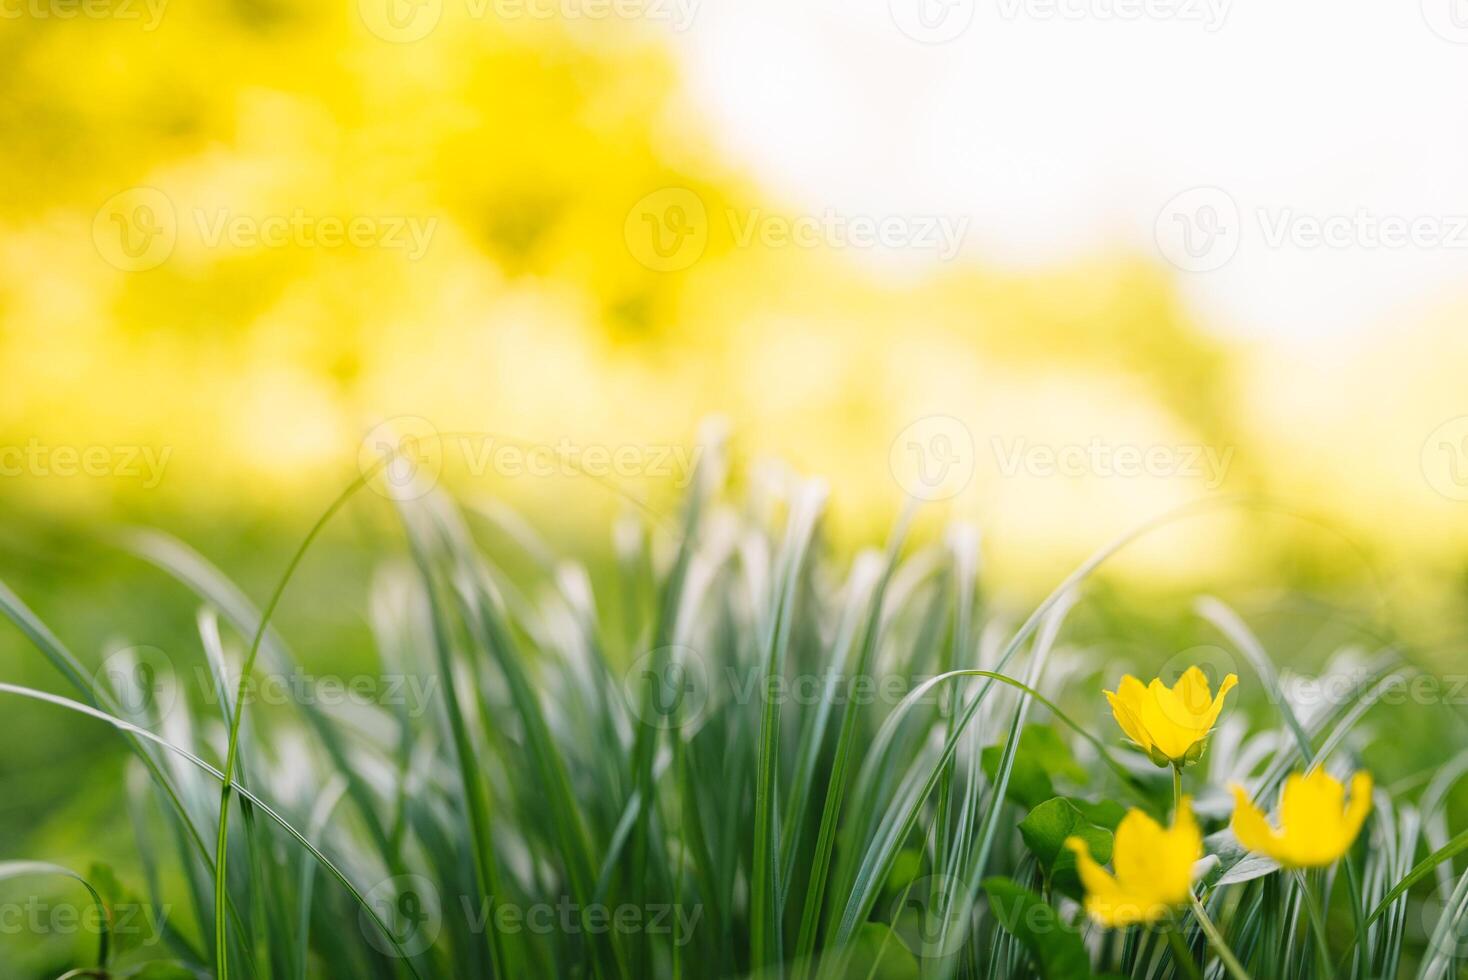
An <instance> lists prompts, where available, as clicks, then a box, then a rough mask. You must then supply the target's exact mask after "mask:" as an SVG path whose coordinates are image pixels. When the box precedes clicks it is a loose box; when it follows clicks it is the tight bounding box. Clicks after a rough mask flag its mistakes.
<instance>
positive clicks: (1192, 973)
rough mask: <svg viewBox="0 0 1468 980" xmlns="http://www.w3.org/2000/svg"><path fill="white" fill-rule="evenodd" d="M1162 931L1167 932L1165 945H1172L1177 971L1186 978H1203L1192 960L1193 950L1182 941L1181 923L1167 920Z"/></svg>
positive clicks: (1200, 979) (1191, 979)
mask: <svg viewBox="0 0 1468 980" xmlns="http://www.w3.org/2000/svg"><path fill="white" fill-rule="evenodd" d="M1162 931H1163V932H1164V933H1166V934H1167V945H1169V946H1171V947H1172V959H1173V962H1175V963H1176V964H1177V968H1178V972H1179V973H1181V974H1182V975H1183V976H1185V977H1187V980H1203V974H1202V972H1201V971H1200V970H1199V969H1198V964H1197V963H1195V962H1193V951H1192V950H1191V949H1189V948H1188V944H1187V943H1185V942H1184V941H1183V929H1182V925H1181V924H1180V923H1177V922H1167V923H1164V924H1163V926H1162Z"/></svg>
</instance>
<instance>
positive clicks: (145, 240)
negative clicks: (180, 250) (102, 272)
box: [92, 187, 178, 272]
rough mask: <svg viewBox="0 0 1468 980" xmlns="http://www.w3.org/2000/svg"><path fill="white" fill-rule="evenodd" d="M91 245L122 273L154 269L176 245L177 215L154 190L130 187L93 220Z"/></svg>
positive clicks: (170, 205) (167, 201)
mask: <svg viewBox="0 0 1468 980" xmlns="http://www.w3.org/2000/svg"><path fill="white" fill-rule="evenodd" d="M92 242H93V243H94V244H95V245H96V246H97V253H98V254H99V255H101V256H102V258H103V260H104V261H106V262H107V264H108V265H111V266H114V267H115V268H118V269H121V270H122V271H123V272H145V271H147V270H148V269H156V268H157V267H158V266H160V265H162V264H163V263H164V262H166V261H168V257H169V256H170V255H172V254H173V247H174V246H175V245H176V244H178V215H177V213H176V212H175V211H174V209H173V202H172V201H171V200H169V199H168V195H167V194H165V193H163V192H162V191H160V190H158V189H157V188H156V187H130V188H128V189H127V190H125V191H122V192H121V193H119V194H114V195H112V196H111V197H109V198H108V199H107V201H106V203H104V204H103V205H102V206H101V207H100V208H98V209H97V214H96V216H95V217H93V219H92Z"/></svg>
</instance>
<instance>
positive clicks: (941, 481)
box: [888, 415, 975, 500]
mask: <svg viewBox="0 0 1468 980" xmlns="http://www.w3.org/2000/svg"><path fill="white" fill-rule="evenodd" d="M974 456H975V453H974V437H973V433H971V432H969V430H968V426H966V425H964V424H963V423H962V422H961V421H959V420H958V419H956V418H954V417H953V416H951V415H929V416H928V417H926V418H921V419H918V420H917V421H916V422H914V423H912V424H911V425H909V426H908V427H907V428H905V429H903V430H902V431H901V432H900V433H898V434H897V438H896V439H894V440H892V449H891V451H890V452H889V453H888V463H889V464H890V465H891V467H892V476H893V477H894V478H895V479H896V480H897V485H898V486H899V487H901V488H902V489H903V490H904V491H905V492H906V493H908V494H910V495H911V496H914V497H916V498H918V499H919V500H947V499H948V498H950V497H956V496H958V494H960V493H962V492H963V490H964V488H966V487H967V486H968V485H969V481H971V480H972V479H973V477H974Z"/></svg>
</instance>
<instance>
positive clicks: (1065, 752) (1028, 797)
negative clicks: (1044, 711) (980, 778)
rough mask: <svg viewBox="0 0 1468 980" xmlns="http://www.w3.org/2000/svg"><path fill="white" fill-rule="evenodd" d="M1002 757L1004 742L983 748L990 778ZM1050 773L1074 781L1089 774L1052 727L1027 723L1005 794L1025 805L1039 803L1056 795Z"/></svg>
mask: <svg viewBox="0 0 1468 980" xmlns="http://www.w3.org/2000/svg"><path fill="white" fill-rule="evenodd" d="M1003 757H1004V746H1003V745H1002V744H1000V745H991V746H989V747H988V748H986V749H984V752H983V755H982V762H983V766H984V774H985V775H986V776H988V777H989V779H990V780H991V781H992V780H993V779H994V777H995V775H996V773H998V771H999V762H1000V760H1001V759H1002V758H1003ZM1052 776H1062V777H1064V778H1066V779H1068V780H1070V781H1071V782H1073V783H1085V782H1086V781H1087V779H1089V775H1088V774H1087V772H1086V770H1085V769H1083V768H1082V767H1081V765H1080V764H1079V763H1078V762H1076V760H1075V756H1073V755H1071V752H1070V748H1069V746H1067V745H1066V744H1065V740H1064V739H1062V738H1061V737H1060V734H1059V733H1058V732H1056V731H1055V729H1053V728H1050V727H1047V726H1045V725H1030V726H1028V727H1026V728H1025V730H1024V731H1023V732H1021V733H1020V736H1019V751H1018V752H1017V753H1016V754H1015V757H1014V769H1013V771H1012V772H1011V773H1010V776H1009V788H1008V793H1007V795H1008V796H1009V798H1010V799H1011V800H1013V801H1014V802H1015V803H1018V804H1019V805H1020V806H1022V807H1025V808H1026V809H1031V808H1034V807H1036V806H1039V805H1040V804H1041V803H1043V802H1045V801H1046V800H1048V799H1050V798H1051V797H1052V796H1054V795H1055V785H1054V783H1053V782H1052V781H1051V777H1052Z"/></svg>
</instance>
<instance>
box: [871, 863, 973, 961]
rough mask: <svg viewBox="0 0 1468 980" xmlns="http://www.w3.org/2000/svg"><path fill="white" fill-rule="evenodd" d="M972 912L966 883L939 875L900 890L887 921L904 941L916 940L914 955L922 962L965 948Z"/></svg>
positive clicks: (949, 876)
mask: <svg viewBox="0 0 1468 980" xmlns="http://www.w3.org/2000/svg"><path fill="white" fill-rule="evenodd" d="M935 904H936V905H941V906H942V907H935ZM972 912H973V904H972V902H971V900H970V898H969V894H968V888H967V887H966V886H965V885H964V883H963V881H962V880H961V879H959V878H955V877H953V876H952V875H943V874H936V875H927V876H926V877H923V878H917V879H914V880H913V882H912V883H911V884H910V885H907V886H904V887H903V888H902V889H900V890H899V891H898V893H897V897H896V898H894V899H893V900H892V907H891V909H890V910H889V914H888V921H889V922H891V923H892V927H893V928H894V929H897V930H899V931H900V932H901V934H902V935H903V937H904V938H907V939H915V940H916V942H914V943H913V944H912V947H913V948H912V951H913V952H914V953H916V954H917V955H918V956H919V957H920V958H921V959H925V960H937V959H945V958H947V957H949V956H952V955H953V954H954V953H957V952H958V951H959V950H960V949H962V948H963V944H964V942H965V941H967V939H968V922H969V918H970V915H971V913H972Z"/></svg>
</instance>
